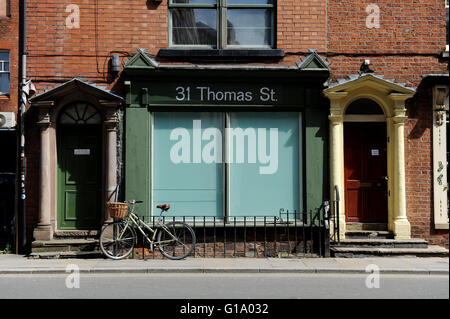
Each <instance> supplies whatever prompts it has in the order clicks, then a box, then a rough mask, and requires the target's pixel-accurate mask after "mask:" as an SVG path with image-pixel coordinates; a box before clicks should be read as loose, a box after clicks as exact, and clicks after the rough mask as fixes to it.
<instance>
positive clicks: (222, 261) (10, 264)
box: [0, 255, 449, 275]
mask: <svg viewBox="0 0 450 319" xmlns="http://www.w3.org/2000/svg"><path fill="white" fill-rule="evenodd" d="M70 264H75V265H77V266H78V267H79V269H80V272H81V273H96V274H101V273H171V272H173V273H176V272H183V273H347V274H348V273H353V274H358V273H367V272H368V271H366V267H367V266H368V265H376V266H378V267H379V270H380V273H392V274H421V275H423V274H428V275H448V274H449V259H448V258H437V257H436V258H434V257H431V258H418V257H378V258H377V257H371V258H302V259H288V258H215V259H213V258H187V259H184V260H168V259H147V260H136V259H127V260H110V259H28V258H27V257H25V256H20V255H0V275H2V274H3V275H5V274H58V273H66V267H67V265H70Z"/></svg>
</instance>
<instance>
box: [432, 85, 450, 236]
mask: <svg viewBox="0 0 450 319" xmlns="http://www.w3.org/2000/svg"><path fill="white" fill-rule="evenodd" d="M448 108H449V104H448V87H447V86H442V85H439V86H435V87H434V89H433V193H434V226H435V228H436V229H448V224H449V223H448V213H447V211H448V207H447V205H448V203H447V198H448V197H447V192H448V183H447V133H446V132H447V125H446V113H447V112H448Z"/></svg>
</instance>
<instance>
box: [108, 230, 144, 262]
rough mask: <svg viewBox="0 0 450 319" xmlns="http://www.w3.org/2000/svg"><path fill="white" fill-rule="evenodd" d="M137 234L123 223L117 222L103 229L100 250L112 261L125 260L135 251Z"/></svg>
mask: <svg viewBox="0 0 450 319" xmlns="http://www.w3.org/2000/svg"><path fill="white" fill-rule="evenodd" d="M135 243H136V233H135V231H134V229H133V228H131V227H130V226H129V225H127V224H125V223H123V222H115V223H111V224H109V225H107V226H106V227H105V228H103V230H102V233H101V235H100V250H101V251H102V253H103V254H104V255H105V256H106V257H108V258H111V259H116V260H117V259H123V258H126V257H128V255H130V254H131V252H132V251H133V248H134V245H135Z"/></svg>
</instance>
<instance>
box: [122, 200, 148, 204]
mask: <svg viewBox="0 0 450 319" xmlns="http://www.w3.org/2000/svg"><path fill="white" fill-rule="evenodd" d="M143 202H144V201H143V200H125V201H124V203H127V204H142V203H143Z"/></svg>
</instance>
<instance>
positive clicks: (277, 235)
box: [134, 202, 330, 259]
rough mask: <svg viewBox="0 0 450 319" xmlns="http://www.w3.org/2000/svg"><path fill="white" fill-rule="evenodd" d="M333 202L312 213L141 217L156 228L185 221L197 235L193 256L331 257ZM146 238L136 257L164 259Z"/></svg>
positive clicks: (282, 210) (284, 212) (282, 212)
mask: <svg viewBox="0 0 450 319" xmlns="http://www.w3.org/2000/svg"><path fill="white" fill-rule="evenodd" d="M329 217H330V214H329V204H328V203H327V202H325V203H324V204H323V205H322V206H321V207H320V208H318V209H316V210H314V211H313V210H310V211H308V212H297V211H288V210H286V211H285V210H284V209H281V210H280V212H279V215H278V216H243V217H226V218H219V217H208V216H182V217H178V216H163V217H158V216H154V217H140V218H141V220H143V221H144V222H146V223H148V224H149V225H150V226H152V227H153V228H154V227H156V226H157V221H158V218H161V221H162V222H163V223H167V222H172V221H182V222H185V223H187V224H189V225H190V226H192V228H193V229H194V231H195V235H196V238H197V241H196V245H195V248H194V251H193V253H192V257H212V258H217V257H328V256H329V247H330V229H329V225H330V221H329ZM148 247H149V245H148V243H145V244H144V243H143V238H140V240H139V241H138V248H136V249H135V251H134V258H136V257H137V258H142V259H146V258H162V257H161V254H160V253H159V251H158V249H157V248H155V249H154V250H153V251H149V250H148Z"/></svg>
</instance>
